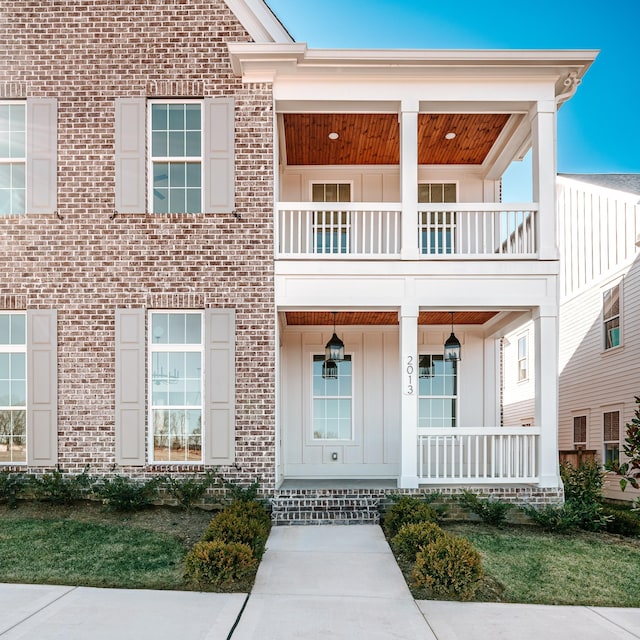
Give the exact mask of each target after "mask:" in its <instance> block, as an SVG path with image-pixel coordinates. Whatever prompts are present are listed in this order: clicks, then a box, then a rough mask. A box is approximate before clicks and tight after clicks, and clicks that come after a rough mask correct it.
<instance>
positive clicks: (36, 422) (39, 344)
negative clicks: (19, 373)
mask: <svg viewBox="0 0 640 640" xmlns="http://www.w3.org/2000/svg"><path fill="white" fill-rule="evenodd" d="M57 373H58V331H57V313H56V310H55V309H34V310H29V311H27V462H28V463H29V464H30V465H41V466H52V465H55V464H56V463H57V461H58V384H57Z"/></svg>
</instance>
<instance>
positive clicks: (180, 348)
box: [146, 309, 207, 466]
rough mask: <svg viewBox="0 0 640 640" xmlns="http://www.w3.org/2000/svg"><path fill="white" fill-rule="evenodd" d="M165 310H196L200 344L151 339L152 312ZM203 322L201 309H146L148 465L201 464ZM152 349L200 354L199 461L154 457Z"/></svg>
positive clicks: (165, 311) (202, 442)
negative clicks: (158, 341) (199, 321)
mask: <svg viewBox="0 0 640 640" xmlns="http://www.w3.org/2000/svg"><path fill="white" fill-rule="evenodd" d="M160 313H166V314H170V315H179V314H185V313H197V314H199V315H200V318H201V324H200V344H199V345H198V344H184V345H182V344H166V343H165V344H160V343H154V342H153V335H152V334H153V332H152V316H153V315H154V314H160ZM204 323H205V317H204V312H203V311H202V310H201V309H150V310H149V311H147V326H148V331H147V333H148V335H147V371H148V374H147V380H148V383H147V386H148V392H147V434H146V440H147V451H148V461H149V464H153V465H160V464H161V465H167V466H173V465H191V466H198V465H202V464H204V452H205V446H206V444H205V440H206V428H205V421H206V407H205V404H204V398H205V388H206V385H205V376H206V375H207V372H206V370H205V362H206V358H205V346H204V340H205V338H204V330H205V327H204ZM154 345H155V346H156V347H157V349H154V348H153V346H154ZM155 351H164V352H167V351H168V352H184V351H189V352H191V353H200V358H201V360H200V361H201V363H202V375H201V377H200V451H201V458H200V460H156V459H155V458H154V431H153V409H154V408H160V407H155V406H154V404H153V393H152V388H153V365H152V362H153V353H154V352H155ZM171 408H173V409H186V410H188V409H194V408H196V407H195V406H194V405H189V406H175V407H174V406H171Z"/></svg>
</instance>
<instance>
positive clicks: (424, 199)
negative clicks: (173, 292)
mask: <svg viewBox="0 0 640 640" xmlns="http://www.w3.org/2000/svg"><path fill="white" fill-rule="evenodd" d="M456 199H457V193H456V185H455V183H447V182H426V183H421V184H419V185H418V203H420V204H435V203H449V202H456ZM419 211H420V236H419V244H420V253H422V254H431V255H434V254H448V253H453V251H454V234H455V229H456V214H455V211H423V210H422V209H421V208H420V207H419Z"/></svg>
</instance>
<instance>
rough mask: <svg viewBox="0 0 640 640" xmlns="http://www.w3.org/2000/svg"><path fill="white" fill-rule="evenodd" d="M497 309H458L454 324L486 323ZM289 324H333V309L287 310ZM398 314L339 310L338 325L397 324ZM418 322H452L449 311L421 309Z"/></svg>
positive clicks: (431, 323)
mask: <svg viewBox="0 0 640 640" xmlns="http://www.w3.org/2000/svg"><path fill="white" fill-rule="evenodd" d="M497 313H498V312H497V311H456V312H455V315H454V326H458V325H462V324H466V325H469V324H476V325H477V324H484V323H485V322H488V321H489V320H491V318H493V317H494V316H495V315H497ZM285 316H286V319H287V325H316V326H333V313H332V312H331V311H287V312H286V313H285ZM397 324H398V314H397V312H395V311H339V312H338V313H337V314H336V326H347V325H397ZM418 324H423V325H424V324H427V325H433V324H444V325H450V324H451V313H449V312H448V311H421V312H420V314H419V316H418Z"/></svg>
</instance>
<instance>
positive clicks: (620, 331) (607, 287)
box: [600, 276, 624, 354]
mask: <svg viewBox="0 0 640 640" xmlns="http://www.w3.org/2000/svg"><path fill="white" fill-rule="evenodd" d="M623 282H624V277H623V276H621V277H620V278H617V279H616V280H611V281H610V282H608V283H607V284H606V285H604V286H603V287H601V289H600V326H601V327H602V353H603V354H607V353H614V352H616V351H618V349H622V347H623V346H624V328H623V326H622V325H623V323H622V318H623V310H624V293H623V292H624V286H623ZM615 287H618V316H617V317H618V344H617V345H616V346H615V347H609V348H607V330H606V325H605V323H606V321H607V320H605V317H604V295H605V293H607V292H608V291H611V290H612V289H614V288H615ZM615 317H616V316H611V318H608V319H609V320H611V319H613V318H615Z"/></svg>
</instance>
